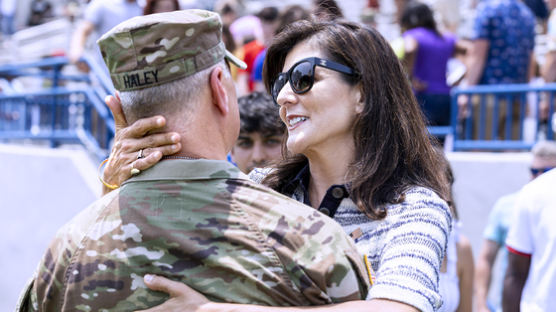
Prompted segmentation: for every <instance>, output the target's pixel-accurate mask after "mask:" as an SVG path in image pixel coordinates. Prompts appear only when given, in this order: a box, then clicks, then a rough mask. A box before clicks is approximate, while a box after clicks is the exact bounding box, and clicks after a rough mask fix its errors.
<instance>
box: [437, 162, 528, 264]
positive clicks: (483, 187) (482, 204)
mask: <svg viewBox="0 0 556 312" xmlns="http://www.w3.org/2000/svg"><path fill="white" fill-rule="evenodd" d="M447 157H448V159H449V160H450V163H451V165H452V169H453V171H454V175H455V183H454V197H455V202H456V205H457V209H458V213H459V215H460V219H461V221H462V223H463V234H465V235H466V236H467V237H468V238H469V239H470V241H471V244H472V247H473V253H474V256H475V257H476V256H477V254H478V252H479V248H480V247H481V244H482V240H483V239H482V233H483V229H484V228H485V225H486V222H487V219H488V214H489V212H490V210H491V209H492V206H493V205H494V203H495V202H496V200H497V199H498V198H500V197H501V196H502V195H506V194H509V193H513V192H516V191H518V190H519V189H520V188H521V187H522V186H523V185H525V184H526V183H527V182H528V181H529V177H530V176H529V170H528V168H529V164H530V161H531V154H530V153H450V154H448V155H447Z"/></svg>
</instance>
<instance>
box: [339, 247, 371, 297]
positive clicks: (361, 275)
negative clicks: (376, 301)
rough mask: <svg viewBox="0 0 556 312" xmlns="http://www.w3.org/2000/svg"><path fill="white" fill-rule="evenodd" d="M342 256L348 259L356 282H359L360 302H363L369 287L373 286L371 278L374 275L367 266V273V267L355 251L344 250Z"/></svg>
mask: <svg viewBox="0 0 556 312" xmlns="http://www.w3.org/2000/svg"><path fill="white" fill-rule="evenodd" d="M344 254H345V255H346V257H347V258H348V260H349V262H350V263H351V266H352V267H353V271H354V272H355V275H356V276H357V280H358V282H359V293H360V295H361V300H365V298H367V294H368V293H369V291H370V289H371V286H372V284H373V281H372V277H373V276H374V273H372V268H371V267H370V266H369V267H368V269H370V270H371V271H368V269H367V265H365V262H364V259H363V256H361V254H359V253H358V252H357V251H355V250H346V251H344Z"/></svg>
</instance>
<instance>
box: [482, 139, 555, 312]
mask: <svg viewBox="0 0 556 312" xmlns="http://www.w3.org/2000/svg"><path fill="white" fill-rule="evenodd" d="M531 153H532V155H533V158H532V160H531V168H530V171H531V180H534V179H535V178H537V177H538V176H540V175H541V174H542V173H544V171H546V170H549V169H552V168H554V167H556V143H555V142H550V141H541V142H539V143H537V144H535V146H533V148H532V149H531ZM518 194H519V192H515V193H512V194H509V195H505V196H503V197H501V198H500V199H498V201H496V203H495V204H494V207H493V208H492V210H491V212H490V214H489V217H488V223H487V226H486V228H485V230H484V233H483V237H484V238H485V240H484V241H483V246H482V247H481V251H480V252H479V256H478V258H477V266H476V267H477V271H476V275H475V298H476V304H477V311H479V312H487V311H502V289H503V279H504V273H505V272H506V269H507V266H508V251H507V248H506V237H507V235H508V230H509V229H510V227H511V221H512V215H513V214H514V211H515V203H516V200H517V197H518ZM497 258H500V266H499V268H498V271H497V272H496V271H494V270H495V266H494V264H495V261H496V259H497ZM495 273H496V274H495ZM493 276H496V277H497V279H495V280H493V279H492V278H493ZM490 289H497V290H499V291H500V293H499V294H497V295H493V296H492V298H494V299H493V300H494V301H489V300H488V294H489V290H490Z"/></svg>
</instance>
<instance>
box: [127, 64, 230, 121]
mask: <svg viewBox="0 0 556 312" xmlns="http://www.w3.org/2000/svg"><path fill="white" fill-rule="evenodd" d="M217 66H220V67H222V68H223V69H224V71H223V72H224V74H225V75H227V76H229V75H230V72H229V69H228V67H227V65H226V63H225V61H224V60H223V61H221V62H219V63H216V64H215V65H213V66H211V67H209V68H206V69H204V70H201V71H199V72H197V73H195V74H193V75H191V76H187V77H185V78H182V79H178V80H175V81H172V82H169V83H165V84H162V85H159V86H154V87H150V88H145V89H140V90H134V91H124V92H120V99H121V101H122V109H123V112H124V114H125V117H126V119H127V122H128V123H129V124H131V123H133V122H135V121H136V120H138V119H140V118H146V117H151V116H155V115H164V116H176V117H179V118H186V119H187V118H189V116H191V115H192V113H193V112H194V111H195V109H196V107H197V105H198V103H199V102H200V101H199V100H200V96H201V95H202V94H203V92H205V90H206V88H208V86H209V75H210V73H211V72H212V70H213V69H214V68H215V67H217ZM184 109H185V111H186V112H187V113H186V114H178V113H180V112H182V110H184ZM180 121H182V122H185V121H187V120H180Z"/></svg>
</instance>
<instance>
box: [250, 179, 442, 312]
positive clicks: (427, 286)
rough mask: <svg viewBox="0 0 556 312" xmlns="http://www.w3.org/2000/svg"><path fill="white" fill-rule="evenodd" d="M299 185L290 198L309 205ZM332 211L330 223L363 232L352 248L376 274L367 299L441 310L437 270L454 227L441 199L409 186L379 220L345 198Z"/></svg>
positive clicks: (434, 194) (257, 180) (426, 190)
mask: <svg viewBox="0 0 556 312" xmlns="http://www.w3.org/2000/svg"><path fill="white" fill-rule="evenodd" d="M268 172H269V171H268V169H255V170H253V172H251V174H250V175H249V177H250V178H251V179H252V180H253V181H255V182H259V183H260V182H261V181H262V179H263V178H264V177H265V176H266V174H268ZM302 184H303V183H299V184H298V185H297V187H296V188H295V189H294V191H293V193H292V194H288V195H290V196H291V197H292V198H294V199H296V200H298V201H300V202H305V203H307V199H306V198H305V197H307V195H306V194H307V193H306V191H305V188H304V187H303V185H302ZM334 187H335V186H333V187H331V189H332V190H333V189H334ZM336 187H337V186H336ZM328 193H331V190H329V192H327V194H328ZM325 200H326V198H325ZM334 208H336V207H334ZM334 210H335V213H334V214H333V219H334V220H335V221H336V222H338V223H339V224H340V225H341V226H342V228H343V229H344V231H345V232H346V233H348V234H350V233H353V232H354V231H358V229H360V230H361V232H362V235H361V236H359V237H357V238H355V244H356V246H357V249H358V250H359V252H360V253H361V254H366V255H367V257H368V258H369V261H370V263H371V266H372V268H373V270H374V271H375V274H376V280H375V283H374V285H373V286H372V288H371V290H370V292H369V294H368V296H367V300H371V299H388V300H394V301H398V302H403V303H406V304H408V305H411V306H413V307H415V308H417V309H419V310H421V311H424V312H433V311H436V310H438V309H439V308H440V306H441V304H442V300H441V298H440V294H439V288H438V283H439V271H440V265H441V263H442V259H443V257H444V253H445V250H446V244H447V239H448V236H449V233H450V230H451V224H452V216H451V214H450V212H449V208H448V205H447V204H446V202H445V201H444V200H442V199H441V198H440V197H439V196H438V195H437V194H436V193H434V192H433V191H432V190H430V189H427V188H423V187H413V188H411V189H410V190H409V191H407V192H406V193H405V199H404V201H403V202H401V203H399V204H391V205H388V206H387V207H386V211H387V216H386V218H384V219H382V220H372V219H369V218H368V217H367V216H366V215H365V214H364V213H362V212H361V211H360V210H359V209H358V208H357V206H356V205H355V204H354V203H353V201H352V200H351V199H350V197H349V196H346V197H343V198H342V199H341V200H340V201H339V205H338V207H337V208H336V209H334Z"/></svg>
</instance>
